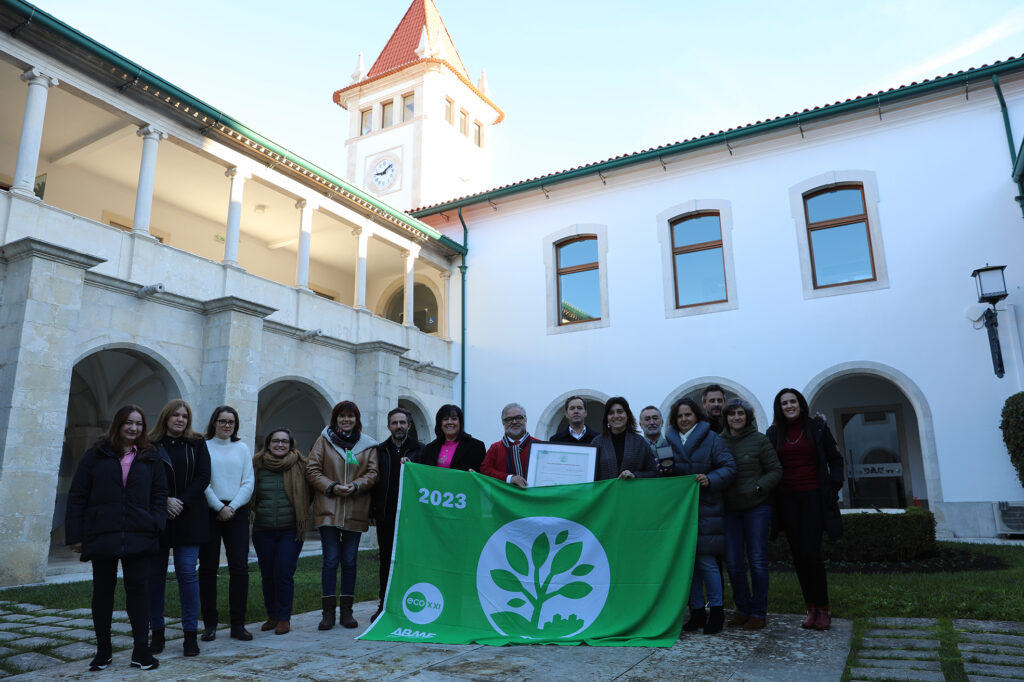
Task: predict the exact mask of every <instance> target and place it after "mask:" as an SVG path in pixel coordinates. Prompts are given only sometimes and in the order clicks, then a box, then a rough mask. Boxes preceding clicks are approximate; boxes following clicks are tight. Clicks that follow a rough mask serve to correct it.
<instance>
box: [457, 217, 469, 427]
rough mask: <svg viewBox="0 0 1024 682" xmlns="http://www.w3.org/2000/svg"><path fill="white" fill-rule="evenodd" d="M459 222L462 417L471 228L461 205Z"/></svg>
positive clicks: (463, 408) (464, 388)
mask: <svg viewBox="0 0 1024 682" xmlns="http://www.w3.org/2000/svg"><path fill="white" fill-rule="evenodd" d="M459 222H460V223H462V248H463V251H462V265H460V266H459V273H460V274H461V275H462V297H461V298H462V301H461V302H462V344H461V349H462V360H461V367H460V368H459V379H460V381H461V383H462V390H461V393H460V398H459V407H461V408H462V418H463V421H465V418H466V254H467V253H468V252H469V228H468V227H466V221H465V219H464V218H463V217H462V207H461V206H459Z"/></svg>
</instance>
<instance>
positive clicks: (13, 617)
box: [4, 613, 36, 623]
mask: <svg viewBox="0 0 1024 682" xmlns="http://www.w3.org/2000/svg"><path fill="white" fill-rule="evenodd" d="M4 618H5V619H7V620H9V621H18V622H30V623H35V622H36V621H35V618H33V617H32V616H30V615H28V614H27V613H12V614H10V615H9V616H4Z"/></svg>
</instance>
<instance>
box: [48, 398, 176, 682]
mask: <svg viewBox="0 0 1024 682" xmlns="http://www.w3.org/2000/svg"><path fill="white" fill-rule="evenodd" d="M166 519H167V479H166V477H165V476H164V467H163V465H162V464H161V463H160V461H159V459H158V458H157V454H156V451H155V450H154V449H153V447H152V446H151V445H150V443H149V439H148V438H147V437H146V418H145V416H144V415H143V413H142V410H141V409H140V408H139V407H137V406H135V405H125V406H124V407H122V408H121V409H119V410H118V411H117V413H116V414H115V415H114V418H113V419H112V420H111V421H110V429H109V430H108V431H107V435H106V436H104V437H103V438H101V439H99V440H98V441H96V444H95V445H93V446H92V447H91V448H89V450H87V451H86V453H85V455H83V456H82V461H81V462H79V464H78V469H77V471H75V476H74V478H73V479H72V481H71V490H70V492H69V493H68V511H67V518H66V520H65V527H66V529H67V544H68V545H70V546H71V550H72V551H73V552H79V553H81V555H82V561H91V562H92V622H93V628H94V629H95V631H96V657H95V658H93V659H92V662H90V663H89V669H90V670H103V669H104V668H106V667H107V666H108V665H110V662H111V660H112V659H113V656H112V648H111V642H110V621H111V618H112V616H113V611H114V588H116V587H117V562H118V560H120V562H121V568H122V570H123V571H124V591H125V602H126V608H127V611H128V620H129V621H131V625H132V638H133V639H134V640H135V648H134V649H133V650H132V660H131V665H132V667H133V668H141V669H142V670H150V669H152V668H156V667H157V666H158V665H159V663H158V662H157V660H156V659H155V658H153V654H152V653H151V652H150V651H149V639H148V637H147V634H148V628H149V622H148V621H149V603H148V600H147V595H146V576H147V574H148V572H149V567H150V564H151V562H152V557H153V554H155V553H156V552H157V550H158V549H159V548H160V532H161V531H162V530H163V528H164V523H165V521H166Z"/></svg>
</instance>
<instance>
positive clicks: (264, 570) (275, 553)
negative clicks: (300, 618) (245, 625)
mask: <svg viewBox="0 0 1024 682" xmlns="http://www.w3.org/2000/svg"><path fill="white" fill-rule="evenodd" d="M297 532H298V531H297V530H296V529H295V528H286V529H284V530H254V531H253V532H252V546H253V548H254V549H255V550H256V558H257V559H258V560H259V564H260V581H261V582H262V584H263V605H264V606H266V607H267V618H268V619H271V620H291V619H292V602H293V601H294V597H295V567H296V566H297V565H298V563H299V552H300V551H302V540H299V539H298V538H296V537H295V536H296V534H297Z"/></svg>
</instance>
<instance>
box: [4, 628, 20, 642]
mask: <svg viewBox="0 0 1024 682" xmlns="http://www.w3.org/2000/svg"><path fill="white" fill-rule="evenodd" d="M19 637H21V635H19V634H18V633H16V632H7V631H6V630H0V642H9V641H11V640H12V639H18V638H19Z"/></svg>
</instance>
